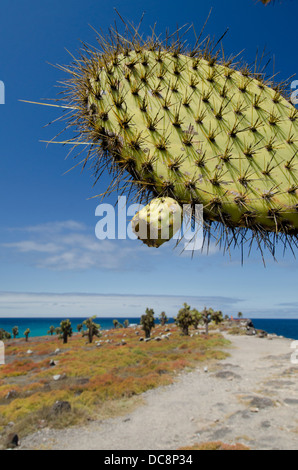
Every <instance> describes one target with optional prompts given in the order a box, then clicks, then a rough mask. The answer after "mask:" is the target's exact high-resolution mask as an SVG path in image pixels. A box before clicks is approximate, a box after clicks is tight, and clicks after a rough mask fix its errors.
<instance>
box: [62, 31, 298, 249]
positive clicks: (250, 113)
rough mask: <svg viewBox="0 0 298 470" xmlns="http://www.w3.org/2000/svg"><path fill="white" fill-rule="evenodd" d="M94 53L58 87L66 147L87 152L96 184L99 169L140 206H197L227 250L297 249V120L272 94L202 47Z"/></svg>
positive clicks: (177, 44)
mask: <svg viewBox="0 0 298 470" xmlns="http://www.w3.org/2000/svg"><path fill="white" fill-rule="evenodd" d="M197 42H199V40H198V41H197ZM99 43H100V50H98V51H96V50H95V49H94V50H93V49H92V50H88V49H87V48H86V50H85V51H84V52H83V53H82V56H81V58H80V59H78V60H77V61H76V62H74V64H73V65H72V66H71V67H69V68H68V69H67V70H68V71H69V72H70V73H71V79H70V80H68V81H67V82H66V87H67V90H66V104H67V106H68V107H70V108H71V109H72V111H71V112H73V116H72V120H71V124H72V125H74V126H75V128H76V132H77V134H76V137H75V138H74V146H77V145H78V144H81V146H82V144H83V143H86V144H87V145H89V149H90V150H89V153H88V155H87V157H86V160H85V164H86V162H87V161H89V160H90V162H92V166H93V169H94V173H95V176H96V179H97V180H99V179H100V176H101V174H102V171H103V170H104V169H108V170H109V171H110V174H111V175H113V177H114V178H113V181H112V184H111V188H112V190H114V189H115V188H119V191H120V189H121V190H122V191H123V190H124V191H125V190H126V189H127V190H128V189H129V190H130V191H131V189H132V188H135V189H136V190H137V197H138V200H139V201H140V202H142V201H143V200H146V201H147V202H148V201H150V200H151V199H152V198H163V197H169V198H172V199H174V200H175V201H176V203H178V204H179V205H180V206H181V207H182V206H183V204H191V205H192V206H194V205H195V204H202V205H203V206H204V221H205V233H207V234H208V233H210V232H212V233H214V231H216V230H217V232H218V230H219V233H218V236H219V237H221V238H222V239H224V240H225V241H226V246H230V245H231V243H232V242H234V243H236V244H238V243H243V242H246V241H249V240H256V241H257V243H258V245H259V247H260V246H267V247H268V248H270V249H271V251H274V247H275V242H276V241H277V240H279V239H281V240H282V241H283V242H285V243H289V244H290V246H291V247H292V246H293V243H294V244H296V242H297V234H298V198H297V190H298V179H297V173H296V170H297V163H298V156H297V154H298V145H297V144H298V141H297V130H298V111H297V110H296V108H295V107H294V106H293V105H292V104H291V103H290V101H288V100H287V99H286V98H285V97H284V91H283V87H282V85H277V86H272V87H270V86H268V83H269V82H267V81H266V79H265V77H264V74H263V73H258V72H257V71H256V70H254V71H250V70H249V68H248V67H244V66H242V67H238V66H237V65H234V64H233V60H229V61H227V60H225V59H224V58H221V59H220V57H219V55H218V54H215V53H213V52H212V51H213V48H214V47H213V45H212V44H211V41H210V40H207V41H205V43H204V44H207V45H206V46H205V47H204V49H203V50H202V49H201V48H200V47H198V46H197V44H196V45H194V48H193V49H192V50H189V49H188V47H187V46H185V44H184V43H182V42H181V41H180V40H179V39H177V37H176V36H171V37H168V38H167V40H165V41H162V40H160V39H158V38H157V37H156V36H155V34H154V33H153V36H152V37H151V38H149V39H147V40H142V39H141V37H140V35H139V33H138V30H137V29H133V31H132V33H131V36H130V38H128V36H126V37H123V36H121V35H120V34H119V33H118V32H117V31H112V32H111V36H110V37H109V38H103V37H99ZM210 44H211V45H210ZM63 70H65V68H63ZM78 135H79V138H78ZM81 146H80V148H81ZM213 229H214V230H213ZM148 244H149V245H150V243H148ZM151 245H152V246H155V245H154V244H151Z"/></svg>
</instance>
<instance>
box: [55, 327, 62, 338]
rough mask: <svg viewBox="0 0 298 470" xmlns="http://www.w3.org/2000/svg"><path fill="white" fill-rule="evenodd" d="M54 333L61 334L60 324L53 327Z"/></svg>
mask: <svg viewBox="0 0 298 470" xmlns="http://www.w3.org/2000/svg"><path fill="white" fill-rule="evenodd" d="M55 335H57V336H61V335H62V330H61V328H60V326H58V327H57V328H55Z"/></svg>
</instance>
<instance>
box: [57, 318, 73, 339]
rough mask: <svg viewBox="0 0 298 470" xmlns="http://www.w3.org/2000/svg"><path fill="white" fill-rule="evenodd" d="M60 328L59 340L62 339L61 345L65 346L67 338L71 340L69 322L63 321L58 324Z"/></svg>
mask: <svg viewBox="0 0 298 470" xmlns="http://www.w3.org/2000/svg"><path fill="white" fill-rule="evenodd" d="M60 328H61V335H60V338H61V339H63V344H67V343H68V338H71V337H72V333H73V331H72V327H71V322H70V320H63V321H62V322H61V323H60Z"/></svg>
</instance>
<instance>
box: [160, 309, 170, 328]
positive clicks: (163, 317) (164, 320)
mask: <svg viewBox="0 0 298 470" xmlns="http://www.w3.org/2000/svg"><path fill="white" fill-rule="evenodd" d="M159 321H160V324H161V326H165V324H166V323H168V321H169V319H168V317H167V315H166V312H161V314H160V315H159Z"/></svg>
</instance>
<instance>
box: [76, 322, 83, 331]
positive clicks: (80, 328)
mask: <svg viewBox="0 0 298 470" xmlns="http://www.w3.org/2000/svg"><path fill="white" fill-rule="evenodd" d="M82 329H83V325H82V323H80V324H79V325H78V326H77V330H78V332H79V333H81V331H82Z"/></svg>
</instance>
